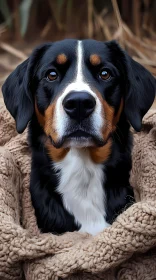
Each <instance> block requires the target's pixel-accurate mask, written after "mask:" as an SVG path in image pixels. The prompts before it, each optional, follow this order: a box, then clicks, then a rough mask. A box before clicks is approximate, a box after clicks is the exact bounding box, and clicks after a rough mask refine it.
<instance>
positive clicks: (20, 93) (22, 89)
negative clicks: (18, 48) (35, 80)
mask: <svg viewBox="0 0 156 280" xmlns="http://www.w3.org/2000/svg"><path fill="white" fill-rule="evenodd" d="M28 65H29V59H27V60H26V61H24V62H23V63H22V64H20V65H19V66H18V67H17V68H16V69H15V70H14V71H13V72H12V73H11V74H10V75H9V77H8V78H7V79H6V81H5V83H4V85H3V86H2V93H3V97H4V102H5V105H6V107H7V109H8V111H9V112H10V113H11V115H12V116H13V117H14V119H15V120H16V128H17V131H18V132H19V133H21V132H23V130H24V129H25V128H26V126H27V123H28V122H29V120H30V119H31V117H32V114H33V107H34V106H33V98H32V94H31V92H30V90H29V75H28Z"/></svg>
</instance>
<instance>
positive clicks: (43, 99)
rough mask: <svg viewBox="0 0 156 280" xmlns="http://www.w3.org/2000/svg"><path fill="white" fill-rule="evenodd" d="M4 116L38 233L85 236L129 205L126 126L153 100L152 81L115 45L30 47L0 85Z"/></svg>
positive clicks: (72, 42)
mask: <svg viewBox="0 0 156 280" xmlns="http://www.w3.org/2000/svg"><path fill="white" fill-rule="evenodd" d="M2 92H3V96H4V101H5V104H6V107H7V109H8V110H9V112H10V113H11V115H12V116H13V117H14V119H15V121H16V128H17V131H18V132H19V133H22V132H23V131H24V130H25V128H26V127H27V124H28V123H29V125H28V131H29V132H28V139H29V144H30V147H31V153H32V163H31V178H30V193H31V198H32V204H33V207H34V209H35V214H36V218H37V223H38V227H39V228H40V230H41V232H51V233H53V234H62V233H65V232H67V231H70V232H72V231H80V232H87V233H89V234H92V235H96V234H97V233H99V232H101V231H103V230H104V229H105V228H107V227H108V226H109V225H110V224H112V223H113V221H114V220H115V219H116V217H117V216H118V215H119V214H120V213H122V212H123V211H124V210H125V209H127V208H128V207H129V206H130V205H131V204H132V203H133V201H134V195H133V189H132V187H131V185H130V182H129V177H130V171H131V167H132V161H131V149H132V135H131V132H130V126H132V127H133V128H134V129H135V130H136V131H140V130H141V125H142V118H143V116H144V115H145V114H146V112H147V111H148V109H149V108H150V107H151V105H152V103H153V101H154V98H155V79H154V77H153V76H152V75H151V74H150V72H148V71H147V70H146V69H145V68H144V67H143V66H141V65H140V64H139V63H137V62H136V61H134V60H133V59H132V58H131V57H130V56H129V55H128V54H127V53H126V52H125V51H124V50H122V49H121V47H120V46H119V45H118V43H117V42H116V41H110V42H99V41H95V40H82V41H80V40H76V39H67V40H63V41H58V42H54V43H46V44H43V45H41V46H39V47H37V48H36V49H35V50H34V51H33V53H32V55H31V56H30V57H29V58H28V59H27V60H26V61H24V62H23V63H22V64H20V65H19V66H18V67H17V68H16V69H15V70H14V71H13V72H12V73H11V74H10V76H9V77H8V78H7V80H6V81H5V83H4V85H3V87H2Z"/></svg>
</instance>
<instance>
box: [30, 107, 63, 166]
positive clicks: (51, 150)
mask: <svg viewBox="0 0 156 280" xmlns="http://www.w3.org/2000/svg"><path fill="white" fill-rule="evenodd" d="M54 109H55V103H53V104H52V105H50V106H49V107H48V108H47V110H45V114H44V116H43V115H42V114H41V113H40V112H39V110H38V108H37V104H36V102H35V112H36V116H37V119H38V122H39V124H40V125H41V127H43V130H44V132H45V134H46V135H47V136H51V137H52V139H53V141H54V142H57V141H58V136H57V133H56V130H55V124H54V120H53V117H54ZM45 147H46V148H47V151H48V154H49V156H50V158H51V159H52V160H53V161H55V162H57V161H61V160H62V159H63V158H64V157H65V156H66V154H67V152H68V149H64V148H59V149H56V148H55V147H54V146H53V145H52V143H51V141H50V139H47V140H46V141H45Z"/></svg>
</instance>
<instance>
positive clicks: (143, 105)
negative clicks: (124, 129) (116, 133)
mask: <svg viewBox="0 0 156 280" xmlns="http://www.w3.org/2000/svg"><path fill="white" fill-rule="evenodd" d="M125 55H126V60H127V62H126V68H127V92H126V97H125V114H126V116H127V119H128V120H129V122H130V123H131V125H132V126H133V128H134V129H135V130H136V131H140V130H141V125H142V118H143V116H144V115H145V114H146V113H147V111H148V110H149V108H150V107H151V106H152V104H153V101H154V98H155V91H156V80H155V78H154V77H153V76H152V75H151V73H150V72H149V71H147V70H146V69H145V68H144V67H143V66H142V65H140V64H139V63H137V62H136V61H134V60H133V59H132V58H131V57H129V56H128V54H125Z"/></svg>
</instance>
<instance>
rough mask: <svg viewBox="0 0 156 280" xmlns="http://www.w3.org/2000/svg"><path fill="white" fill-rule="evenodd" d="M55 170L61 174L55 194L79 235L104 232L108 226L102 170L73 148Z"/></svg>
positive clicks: (81, 151)
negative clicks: (70, 217) (60, 198)
mask: <svg viewBox="0 0 156 280" xmlns="http://www.w3.org/2000/svg"><path fill="white" fill-rule="evenodd" d="M54 166H55V169H56V170H60V173H59V178H60V182H59V186H58V188H57V191H58V192H59V193H60V194H61V195H62V199H63V204H64V207H65V208H66V209H67V210H68V211H69V213H72V214H73V215H74V217H75V220H76V222H78V223H79V224H81V229H80V231H81V232H88V233H90V234H92V235H95V234H97V233H98V232H101V231H102V230H103V229H105V228H106V227H107V226H108V224H107V222H106V221H105V218H104V217H105V193H104V189H103V187H102V185H103V183H104V180H105V178H104V171H103V166H102V165H101V164H95V163H93V162H92V161H91V159H90V156H89V154H88V152H87V151H85V150H81V149H74V148H72V149H70V151H69V152H68V153H67V155H66V157H65V158H64V159H63V160H62V161H61V162H59V163H55V165H54Z"/></svg>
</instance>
